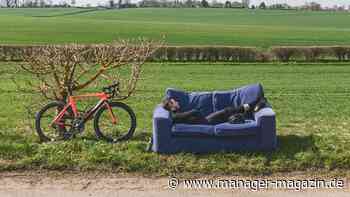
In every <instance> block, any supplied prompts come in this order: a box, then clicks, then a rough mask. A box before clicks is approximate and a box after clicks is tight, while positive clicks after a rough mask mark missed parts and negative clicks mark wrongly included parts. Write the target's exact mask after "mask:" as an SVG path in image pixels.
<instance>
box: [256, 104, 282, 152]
mask: <svg viewBox="0 0 350 197" xmlns="http://www.w3.org/2000/svg"><path fill="white" fill-rule="evenodd" d="M254 116H255V120H256V121H257V124H258V126H259V127H260V128H261V132H260V134H259V135H260V137H259V138H260V144H261V148H262V149H264V150H274V149H276V146H277V136H276V114H275V112H274V111H273V110H272V108H270V107H265V108H263V109H261V110H259V111H258V112H256V113H255V114H254Z"/></svg>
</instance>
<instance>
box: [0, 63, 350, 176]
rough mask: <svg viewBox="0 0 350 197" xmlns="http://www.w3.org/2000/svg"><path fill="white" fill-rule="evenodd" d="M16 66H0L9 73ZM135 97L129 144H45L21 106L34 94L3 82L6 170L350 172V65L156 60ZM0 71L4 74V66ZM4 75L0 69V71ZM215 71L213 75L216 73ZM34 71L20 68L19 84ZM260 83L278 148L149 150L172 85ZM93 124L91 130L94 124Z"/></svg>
mask: <svg viewBox="0 0 350 197" xmlns="http://www.w3.org/2000/svg"><path fill="white" fill-rule="evenodd" d="M16 64H17V63H0V69H1V70H11V69H13V68H15V66H16ZM144 68H145V70H144V73H143V76H142V80H141V81H140V83H139V86H138V87H139V89H138V91H137V92H136V94H135V97H133V98H131V99H129V100H128V101H127V103H128V104H129V105H130V106H131V107H132V108H133V109H134V110H135V111H136V114H137V118H138V128H137V131H136V133H135V136H134V138H132V140H130V141H129V142H124V143H120V144H114V145H112V144H108V143H105V142H101V141H99V142H97V141H95V140H94V135H93V132H92V130H91V129H89V126H88V129H87V132H86V133H85V134H84V135H83V136H79V137H78V138H77V139H74V140H71V141H67V142H56V143H47V144H39V143H37V142H38V140H37V137H36V135H35V134H34V131H33V129H31V128H30V127H28V126H27V125H26V124H25V123H26V122H27V120H28V118H27V116H26V111H25V110H24V108H23V105H22V104H23V103H28V102H29V101H28V100H30V99H33V98H35V95H34V96H33V95H30V94H28V95H22V94H19V93H18V92H16V91H15V87H14V85H13V84H12V82H11V80H10V76H9V75H3V76H2V78H1V83H0V89H1V92H0V105H1V111H0V169H2V170H8V169H18V168H23V169H33V168H34V169H38V168H45V169H83V170H84V169H93V170H104V169H106V170H113V171H116V172H139V173H146V174H153V175H169V174H174V173H178V174H186V173H204V174H213V173H214V174H215V173H219V174H237V173H240V174H244V173H246V174H262V173H269V172H285V171H296V170H319V169H322V170H326V171H327V172H331V171H334V170H340V171H342V170H350V152H349V150H348V149H349V144H350V133H349V126H350V125H349V123H350V108H349V104H350V102H349V97H350V65H349V64H209V63H192V64H172V63H166V64H155V63H148V64H146V65H145V67H144ZM1 70H0V71H1ZM0 73H1V72H0ZM213 73H215V74H213ZM26 78H30V76H28V75H26V74H24V73H18V74H17V75H16V79H17V81H18V82H21V81H22V82H24V79H26ZM256 82H261V83H262V84H263V86H264V87H265V93H266V96H267V98H268V99H269V100H270V102H271V103H272V105H273V108H274V110H275V111H276V113H277V132H278V141H279V148H278V150H277V151H276V152H273V153H230V154H221V153H218V154H210V155H193V154H177V155H171V156H166V155H158V154H156V153H147V152H145V151H144V148H145V147H146V142H147V140H148V139H149V137H150V136H151V128H152V125H151V124H152V123H151V118H152V110H153V108H154V107H155V105H156V104H157V103H159V102H160V100H161V98H162V96H163V94H164V90H165V89H166V88H167V87H177V88H181V89H185V90H189V91H190V90H196V91H200V90H203V91H210V90H226V89H231V88H233V87H239V86H242V85H246V84H249V83H256ZM90 128H91V127H90Z"/></svg>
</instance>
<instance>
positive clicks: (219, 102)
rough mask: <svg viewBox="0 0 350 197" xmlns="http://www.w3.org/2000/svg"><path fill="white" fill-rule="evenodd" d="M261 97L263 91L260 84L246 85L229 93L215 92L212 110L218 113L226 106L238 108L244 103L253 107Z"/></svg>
mask: <svg viewBox="0 0 350 197" xmlns="http://www.w3.org/2000/svg"><path fill="white" fill-rule="evenodd" d="M262 96H264V91H263V88H262V86H261V84H252V85H247V86H243V87H241V88H238V89H233V90H230V91H215V92H214V93H213V107H214V109H213V110H214V111H219V110H222V109H224V108H225V107H227V106H233V107H238V106H240V105H243V104H245V103H247V104H250V105H254V104H255V103H256V102H257V101H258V100H259V98H261V97H262Z"/></svg>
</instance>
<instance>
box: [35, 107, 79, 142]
mask: <svg viewBox="0 0 350 197" xmlns="http://www.w3.org/2000/svg"><path fill="white" fill-rule="evenodd" d="M64 106H65V103H63V102H60V101H54V102H51V103H48V104H47V105H45V106H44V107H43V108H41V110H40V111H39V112H37V113H36V115H35V130H36V133H37V134H38V136H39V139H40V141H41V142H48V141H56V140H58V139H59V138H62V139H64V138H65V137H66V136H64V135H65V134H66V133H68V132H67V130H70V128H69V129H67V128H66V127H60V128H52V129H54V130H56V132H57V133H58V134H59V136H57V138H53V137H49V136H48V134H47V132H48V131H44V129H43V125H42V124H43V120H42V119H43V115H44V114H45V113H46V112H47V111H48V110H49V109H52V108H55V109H56V111H57V113H58V112H59V111H60V110H62V109H63V108H64ZM57 113H56V114H55V115H57ZM68 113H70V114H71V115H72V114H73V112H72V111H71V110H70V109H68ZM55 115H53V118H54V117H55ZM53 118H52V120H53ZM67 119H68V118H67Z"/></svg>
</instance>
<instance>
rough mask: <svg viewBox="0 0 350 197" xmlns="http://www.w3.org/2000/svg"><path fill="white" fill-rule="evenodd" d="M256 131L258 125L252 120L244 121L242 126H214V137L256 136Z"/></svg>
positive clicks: (227, 124)
mask: <svg viewBox="0 0 350 197" xmlns="http://www.w3.org/2000/svg"><path fill="white" fill-rule="evenodd" d="M257 131H258V125H257V122H256V121H254V120H246V122H245V123H242V124H230V123H221V124H218V125H215V135H216V136H238V135H256V134H257Z"/></svg>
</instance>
